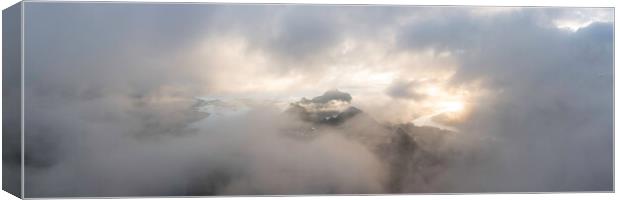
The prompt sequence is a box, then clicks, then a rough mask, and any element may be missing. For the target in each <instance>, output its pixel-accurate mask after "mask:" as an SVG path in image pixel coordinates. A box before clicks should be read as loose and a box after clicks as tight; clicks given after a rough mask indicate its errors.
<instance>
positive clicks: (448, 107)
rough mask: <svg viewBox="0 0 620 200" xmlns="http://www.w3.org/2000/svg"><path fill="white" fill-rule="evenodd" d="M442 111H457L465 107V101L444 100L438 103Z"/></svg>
mask: <svg viewBox="0 0 620 200" xmlns="http://www.w3.org/2000/svg"><path fill="white" fill-rule="evenodd" d="M440 109H441V110H442V111H443V112H451V113H458V112H461V111H463V110H464V109H465V103H464V102H462V101H446V102H443V103H441V104H440Z"/></svg>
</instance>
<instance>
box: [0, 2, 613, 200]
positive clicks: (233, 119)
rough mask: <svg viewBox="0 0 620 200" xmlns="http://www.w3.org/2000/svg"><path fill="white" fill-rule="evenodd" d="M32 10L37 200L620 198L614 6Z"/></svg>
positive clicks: (31, 187)
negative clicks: (603, 194) (614, 194)
mask: <svg viewBox="0 0 620 200" xmlns="http://www.w3.org/2000/svg"><path fill="white" fill-rule="evenodd" d="M25 9H26V10H25V11H26V12H25V13H24V14H25V17H24V19H25V20H26V21H25V23H24V26H25V27H24V29H25V30H27V31H26V32H25V33H24V34H25V35H24V38H25V40H24V41H25V43H24V54H25V55H26V56H25V61H24V65H25V66H24V69H25V71H24V74H25V76H24V99H25V102H24V112H25V114H24V123H25V124H28V128H27V129H26V130H25V134H24V136H25V137H24V141H25V146H24V152H25V157H26V158H28V159H27V161H26V167H25V172H26V176H25V180H24V183H25V184H26V188H27V190H26V191H25V193H26V194H25V195H26V197H27V198H31V197H51V196H53V197H78V196H94V197H109V196H145V195H158V196H203V195H300V194H387V193H389V194H394V193H463V192H478V193H479V192H567V191H568V192H571V191H612V190H613V168H612V167H613V158H612V153H613V151H612V150H613V143H612V142H611V141H612V140H611V139H612V138H613V122H612V117H611V116H613V115H612V114H613V103H612V100H613V92H612V89H613V78H614V77H613V73H612V72H613V50H614V49H613V44H612V41H613V22H614V21H613V18H612V16H613V9H611V8H565V7H471V6H467V7H461V6H445V7H444V6H423V7H418V6H396V5H394V6H382V5H373V6H347V5H329V6H327V5H295V4H291V5H289V4H273V5H262V4H178V5H169V4H148V3H146V4H131V6H129V5H128V4H121V3H118V4H117V3H105V4H90V3H71V4H70V3H62V2H58V3H36V2H28V6H26V7H25ZM51 24H53V27H50V25H51ZM93 38H96V39H93ZM50 49H53V51H50ZM18 153H19V152H7V155H13V154H18ZM17 157H19V156H17ZM7 162H12V163H13V164H14V165H16V166H17V165H18V164H20V163H21V162H19V160H12V161H7ZM16 169H18V168H16ZM17 173H18V174H19V171H17ZM78 177H79V178H78Z"/></svg>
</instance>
